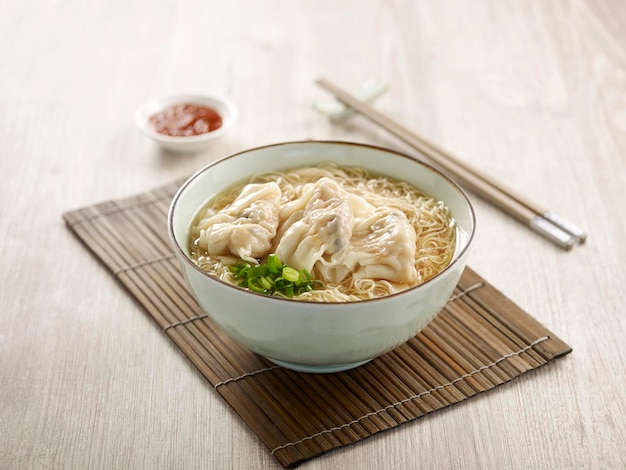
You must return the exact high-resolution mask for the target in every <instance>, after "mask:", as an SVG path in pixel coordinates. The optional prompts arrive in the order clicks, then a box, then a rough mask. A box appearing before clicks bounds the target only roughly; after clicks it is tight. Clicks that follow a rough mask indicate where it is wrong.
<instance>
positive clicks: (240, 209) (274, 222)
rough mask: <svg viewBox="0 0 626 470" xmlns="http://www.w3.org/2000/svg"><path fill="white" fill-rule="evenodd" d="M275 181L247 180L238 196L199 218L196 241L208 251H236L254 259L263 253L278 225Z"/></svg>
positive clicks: (242, 256)
mask: <svg viewBox="0 0 626 470" xmlns="http://www.w3.org/2000/svg"><path fill="white" fill-rule="evenodd" d="M280 197H281V190H280V188H279V186H278V184H276V183H274V182H271V183H264V184H248V185H246V186H245V187H244V188H243V190H242V191H241V193H240V194H239V196H237V199H235V200H234V201H233V202H232V203H231V204H229V205H228V206H226V207H225V208H224V209H222V210H221V211H219V212H217V213H216V212H213V213H210V214H209V217H207V218H205V219H203V220H202V221H201V222H200V228H201V230H200V239H199V242H198V245H199V246H200V248H202V249H204V250H206V251H207V252H208V253H209V254H210V255H213V256H222V255H236V256H239V257H240V258H241V259H243V260H246V261H250V262H252V263H256V262H257V260H256V258H260V257H262V256H264V255H266V254H267V253H268V252H269V250H270V248H271V245H272V239H273V238H274V236H275V235H276V230H277V228H278V215H279V205H280Z"/></svg>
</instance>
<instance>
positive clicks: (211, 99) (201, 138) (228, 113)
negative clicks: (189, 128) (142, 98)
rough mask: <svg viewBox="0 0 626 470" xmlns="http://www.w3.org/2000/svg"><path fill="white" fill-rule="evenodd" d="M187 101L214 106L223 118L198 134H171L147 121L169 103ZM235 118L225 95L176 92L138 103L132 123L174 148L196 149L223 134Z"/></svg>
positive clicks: (166, 146)
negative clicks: (220, 123) (216, 127)
mask: <svg viewBox="0 0 626 470" xmlns="http://www.w3.org/2000/svg"><path fill="white" fill-rule="evenodd" d="M179 103H190V104H196V105H202V106H208V107H210V108H213V109H214V110H215V111H217V113H218V114H219V115H220V116H221V118H222V125H221V127H219V128H218V129H215V130H212V131H210V132H206V133H204V134H199V135H191V136H171V135H166V134H161V133H159V132H156V131H155V130H154V128H153V126H151V125H150V117H151V116H153V115H154V114H156V113H158V112H160V111H163V110H164V109H166V108H168V107H169V106H172V105H175V104H179ZM236 119H237V108H236V107H235V105H234V104H233V102H232V101H231V100H230V99H228V98H225V97H218V96H211V95H204V94H191V93H190V94H178V95H168V96H161V97H157V98H152V99H150V100H148V101H146V102H144V103H143V104H141V105H140V106H139V107H138V108H137V110H136V112H135V124H136V125H137V127H138V128H139V130H140V131H141V132H142V133H143V134H145V135H146V136H148V137H150V138H151V139H152V140H154V141H155V142H156V143H157V144H158V145H160V146H161V147H163V148H165V149H168V150H171V151H174V152H198V151H201V150H204V149H206V148H208V146H209V145H210V144H211V143H212V142H213V141H214V140H215V139H218V138H220V137H222V136H223V135H224V134H226V133H227V132H228V131H229V130H230V129H231V127H232V126H233V124H234V123H235V121H236Z"/></svg>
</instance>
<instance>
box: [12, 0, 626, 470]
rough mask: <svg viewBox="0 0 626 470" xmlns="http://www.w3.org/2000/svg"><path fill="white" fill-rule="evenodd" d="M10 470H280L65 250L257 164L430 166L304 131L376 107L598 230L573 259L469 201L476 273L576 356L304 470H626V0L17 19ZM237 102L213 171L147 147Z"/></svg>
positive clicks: (71, 9) (99, 278) (387, 2)
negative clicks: (156, 106)
mask: <svg viewBox="0 0 626 470" xmlns="http://www.w3.org/2000/svg"><path fill="white" fill-rule="evenodd" d="M0 12H1V14H0V37H1V38H2V41H0V175H1V176H0V177H1V178H2V184H0V199H1V201H2V205H1V211H0V234H1V236H0V240H2V243H1V244H0V256H1V258H0V259H1V261H2V269H1V270H0V273H1V274H0V275H1V283H0V286H1V288H0V305H1V306H2V312H1V315H2V317H1V318H2V321H1V323H0V468H8V469H32V468H54V469H85V468H89V469H92V468H93V469H118V468H119V469H122V468H124V469H126V468H139V469H143V468H146V469H162V468H166V469H170V468H175V469H187V468H210V469H213V468H216V469H217V468H219V469H223V468H234V469H239V468H242V469H249V468H269V469H272V468H276V469H277V468H280V467H279V465H278V463H277V461H276V460H275V459H274V458H273V457H272V456H271V455H270V454H269V452H268V451H267V450H266V449H265V448H264V446H263V445H262V444H261V442H260V441H259V440H258V439H257V437H256V436H255V435H254V434H253V433H252V432H251V431H250V430H249V429H248V428H247V427H246V425H245V424H244V423H243V421H242V420H241V419H240V418H239V417H238V416H237V415H236V414H235V413H234V412H233V411H232V410H231V409H230V408H229V407H228V406H227V405H226V404H225V403H224V401H223V400H222V399H221V398H220V397H219V395H218V394H216V393H215V392H214V391H213V390H212V388H211V387H208V386H207V384H206V382H205V380H204V379H203V377H202V376H201V375H200V374H199V373H198V372H197V371H196V370H195V369H194V368H193V366H192V365H191V364H190V363H189V361H188V360H187V359H186V358H185V357H184V356H183V355H182V354H181V353H180V352H179V351H178V350H177V349H176V347H175V346H174V345H173V344H172V343H171V342H170V341H169V340H168V339H167V338H166V337H164V336H163V334H162V333H161V332H160V331H159V329H158V328H157V327H156V325H155V324H154V323H153V322H152V320H150V319H149V318H148V316H147V315H145V314H144V312H143V311H142V309H141V307H140V306H139V305H138V304H137V303H136V302H134V301H133V300H132V298H131V297H130V296H129V295H128V294H127V293H126V292H125V291H124V290H123V289H122V288H121V287H120V285H119V284H118V283H117V282H116V281H115V279H113V278H112V277H111V276H110V275H109V274H108V273H107V272H106V270H105V269H103V267H102V266H101V265H100V264H98V262H96V261H95V258H94V257H93V256H92V255H91V254H90V253H88V251H87V250H85V249H84V248H83V247H82V246H81V245H80V243H79V242H78V241H77V240H76V239H75V238H74V237H73V236H72V235H71V233H70V232H69V230H67V228H66V227H65V226H64V224H63V221H62V218H61V214H62V213H63V212H65V211H68V210H72V209H75V208H78V207H83V206H87V205H91V204H95V203H98V202H101V201H104V200H108V199H113V198H123V197H126V196H130V195H133V194H137V193H140V192H143V191H146V190H149V189H151V188H153V187H156V186H158V185H161V184H165V183H169V182H170V181H173V180H175V179H177V178H180V177H183V176H185V175H188V174H190V173H192V172H193V171H195V170H197V169H198V168H200V167H201V166H204V165H206V164H207V163H209V162H211V161H214V160H216V159H218V158H221V157H223V156H226V155H228V154H230V153H234V152H237V151H240V150H243V149H246V148H249V147H254V146H259V145H264V144H269V143H275V142H280V141H285V140H301V139H310V138H312V139H335V140H351V141H358V142H366V143H371V144H376V145H382V146H387V147H390V148H393V149H396V150H401V151H407V152H411V153H412V154H415V152H414V151H413V150H411V149H409V148H407V147H406V145H405V144H403V143H402V142H400V141H398V140H397V139H396V138H394V137H392V136H391V135H390V134H388V133H386V132H385V131H384V130H381V129H379V128H377V127H376V126H374V125H373V124H372V123H370V122H369V121H367V120H366V119H365V118H363V117H359V116H355V117H353V118H351V119H349V120H348V121H346V122H344V123H341V124H336V123H332V122H330V121H329V120H327V119H326V118H325V117H323V116H321V115H319V114H318V113H317V112H316V111H315V110H314V109H313V107H312V103H314V102H315V101H318V100H325V99H328V98H329V96H328V94H327V93H326V92H324V91H323V90H321V89H320V88H319V87H316V86H315V84H314V81H315V79H316V78H318V77H325V78H327V79H329V80H331V81H333V82H335V83H337V84H338V85H340V86H342V87H345V88H347V89H350V90H355V89H358V88H359V86H360V85H361V84H362V83H363V82H365V81H366V80H368V79H371V78H375V79H381V80H383V81H385V82H386V83H388V84H389V90H388V92H387V93H386V94H385V95H384V96H383V97H381V98H380V99H379V100H378V101H377V103H376V107H377V108H378V109H379V110H381V111H383V112H385V113H386V114H388V115H390V116H392V117H393V118H394V119H396V120H398V121H399V122H401V123H403V124H404V125H406V126H407V127H409V128H411V129H412V130H414V131H415V132H417V133H419V134H421V135H422V136H424V137H426V138H428V139H430V140H432V141H433V142H436V143H437V144H438V145H440V146H442V147H444V148H445V149H447V150H448V151H450V152H451V153H453V154H454V155H456V156H457V157H458V158H459V159H462V160H464V161H468V162H471V164H472V165H473V166H475V167H478V168H480V169H481V170H483V171H484V172H485V173H487V174H489V175H490V176H492V177H494V178H495V179H497V180H498V181H501V182H503V183H505V184H507V185H509V186H511V187H513V188H514V189H516V190H517V191H519V192H520V193H523V194H525V195H527V196H528V197H529V198H530V199H532V200H534V201H537V202H539V203H541V204H542V205H544V206H547V207H548V208H549V209H551V210H553V211H554V212H556V213H559V214H561V215H563V216H565V217H567V218H569V219H572V220H574V221H575V222H577V223H578V224H580V225H582V226H583V227H585V228H586V229H587V231H588V233H589V238H588V241H587V243H586V244H585V245H582V246H576V247H575V248H574V249H573V250H572V251H570V252H565V251H563V250H560V249H559V248H557V247H555V246H554V245H552V244H550V243H549V242H547V241H545V240H544V239H542V238H540V237H539V236H538V235H537V234H535V233H533V232H531V231H530V230H528V229H527V228H525V227H523V226H522V225H520V224H519V223H517V222H516V221H515V220H513V219H512V218H510V217H508V216H507V215H505V214H503V213H502V212H500V211H499V210H498V209H496V208H494V207H492V206H490V205H489V204H488V203H486V202H485V201H483V200H481V199H480V198H478V197H477V196H475V195H471V197H472V200H473V201H474V203H475V206H476V211H477V217H478V233H477V236H476V240H475V244H474V248H473V252H472V255H471V257H470V261H469V265H470V266H471V267H472V268H473V269H475V270H476V271H477V272H478V273H479V274H480V275H482V276H483V277H485V278H486V279H488V280H489V281H490V282H491V283H492V284H494V285H495V286H496V287H497V288H498V289H500V290H501V291H502V292H503V293H504V294H506V295H507V296H508V297H509V298H511V299H512V300H513V301H514V302H516V303H517V304H518V305H520V306H521V307H522V308H524V309H525V310H527V311H528V312H530V313H531V314H532V315H533V316H534V317H535V318H537V319H538V320H539V321H540V322H542V323H543V324H544V325H545V326H546V327H548V328H549V329H551V330H553V331H554V332H555V333H556V334H557V335H559V336H560V337H561V338H562V339H563V340H565V341H566V342H567V343H568V344H569V345H571V346H572V348H573V350H574V351H573V353H572V354H570V355H569V356H567V357H565V358H563V359H561V360H558V361H556V362H554V363H552V364H550V365H548V366H546V367H544V368H542V369H540V370H537V371H535V372H532V373H529V374H527V375H524V376H523V377H521V378H519V379H517V380H515V381H513V382H510V383H508V384H505V385H503V386H501V387H499V388H497V389H495V390H493V391H491V392H489V393H486V394H483V395H480V396H478V397H476V398H474V399H472V400H467V401H465V402H463V403H460V404H458V405H456V406H452V407H449V408H447V409H445V410H443V411H441V412H437V413H433V414H430V415H428V416H426V417H424V418H422V419H419V420H417V421H414V422H412V423H410V424H407V425H404V426H401V427H399V428H397V429H394V430H392V431H390V432H386V433H382V434H380V435H377V436H375V437H373V438H371V439H368V440H366V441H364V442H361V443H358V444H356V445H352V446H348V447H345V448H342V449H340V450H337V451H333V452H331V453H329V454H326V455H323V456H321V457H319V458H316V459H314V460H312V461H310V462H307V463H305V464H303V465H302V467H301V468H304V469H307V470H309V469H311V470H312V469H335V468H343V469H357V468H358V469H379V468H387V469H389V468H392V469H396V468H397V469H404V468H438V469H441V468H464V469H467V468H470V469H501V468H508V469H527V468H548V469H571V468H603V469H606V468H624V467H625V466H626V422H625V421H626V420H625V418H624V416H625V415H626V393H625V392H624V390H626V378H625V377H626V376H625V374H624V371H625V370H626V367H625V362H626V348H625V347H624V338H625V337H626V327H625V321H624V318H625V309H624V303H623V302H624V297H625V294H626V287H625V286H626V275H625V273H626V269H625V266H626V253H625V248H624V246H625V244H624V240H625V238H626V222H625V220H626V211H625V209H624V201H625V199H626V164H625V161H626V28H624V24H626V3H624V2H622V1H620V0H595V1H593V0H550V1H544V2H533V1H530V0H503V1H499V0H477V1H472V2H459V1H455V0H443V1H439V2H431V1H427V0H412V1H408V0H405V1H402V0H361V1H357V0H340V1H330V0H317V1H313V0H300V1H297V2H296V1H288V0H257V1H255V2H245V1H243V0H232V1H228V2H224V1H222V2H217V1H215V0H204V1H201V0H181V1H173V0H163V1H158V2H154V1H146V0H137V1H123V0H111V1H106V2H105V1H93V2H82V1H78V0H50V1H46V2H44V1H40V2H35V1H19V0H0ZM179 91H205V92H209V93H217V94H222V95H227V96H229V97H230V98H232V99H233V101H234V102H235V103H236V104H237V106H238V108H239V119H238V121H237V124H236V126H235V127H234V128H233V130H232V131H231V132H230V133H229V134H228V135H227V136H225V137H224V138H223V139H221V140H220V141H217V142H215V144H214V145H213V146H212V147H211V148H209V149H207V150H206V151H203V152H201V153H197V154H191V155H175V154H171V153H168V152H165V151H161V150H160V149H158V148H157V147H156V146H155V145H154V144H153V142H151V141H150V140H148V139H147V138H146V137H144V136H143V135H141V134H140V133H139V132H138V131H137V130H136V129H135V127H134V124H133V113H134V110H135V108H136V107H137V106H138V105H139V104H140V103H141V102H142V101H144V100H145V99H148V98H150V97H153V96H155V95H159V94H166V93H171V92H179Z"/></svg>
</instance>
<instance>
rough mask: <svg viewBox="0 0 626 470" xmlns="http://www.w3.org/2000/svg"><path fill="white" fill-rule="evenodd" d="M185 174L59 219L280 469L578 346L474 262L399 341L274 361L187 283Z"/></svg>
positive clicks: (513, 375) (492, 384)
mask: <svg viewBox="0 0 626 470" xmlns="http://www.w3.org/2000/svg"><path fill="white" fill-rule="evenodd" d="M180 184H181V181H175V182H173V183H171V184H169V185H166V186H163V187H159V188H156V189H154V190H152V191H149V192H146V193H143V194H139V195H136V196H132V197H128V198H125V199H121V200H113V201H107V202H103V203H101V204H96V205H93V206H90V207H85V208H80V209H76V210H72V211H69V212H66V213H65V214H63V218H64V220H65V222H66V224H67V227H68V228H69V229H70V230H71V231H72V232H73V233H74V234H75V235H76V236H77V237H78V239H79V240H81V241H82V242H83V244H84V245H85V246H86V247H87V248H88V249H89V250H90V251H91V252H92V253H93V254H94V255H95V257H96V258H97V259H98V260H99V261H101V262H102V263H103V264H104V266H105V267H106V268H107V269H108V270H109V271H110V272H111V273H112V275H113V276H115V277H116V278H117V280H118V281H119V282H120V283H121V284H122V285H123V286H124V287H125V288H126V289H127V290H128V292H129V293H130V294H131V295H132V296H133V297H134V298H135V299H136V300H137V301H138V302H139V303H140V304H141V305H142V306H143V308H144V309H145V311H146V312H147V313H148V315H150V317H152V318H153V319H154V321H155V322H156V324H157V325H158V327H159V328H160V329H161V330H162V331H163V333H164V334H165V335H166V336H168V337H169V338H170V340H172V341H173V342H174V343H175V344H176V345H177V346H178V347H179V349H180V350H181V352H182V353H183V354H184V355H185V356H186V357H187V358H188V359H189V360H190V361H191V362H192V363H193V364H194V365H195V366H196V367H197V368H198V370H199V371H200V372H201V373H202V375H203V376H204V377H205V378H206V379H207V381H208V382H209V383H210V384H211V386H212V387H213V389H214V390H215V391H216V392H217V393H218V394H219V395H220V396H222V397H223V398H224V399H225V400H226V401H227V403H229V405H230V406H231V407H232V408H233V409H234V410H235V411H236V412H237V413H238V414H239V415H240V416H241V417H242V419H243V420H244V421H245V422H246V423H247V424H248V426H250V428H251V429H252V430H253V431H254V432H255V434H256V435H257V436H258V437H259V439H260V440H261V441H262V442H263V443H264V444H265V445H266V446H267V448H268V450H269V451H270V452H271V453H272V454H273V455H274V456H275V457H276V459H277V460H278V461H279V462H280V464H281V465H283V466H284V467H295V466H297V465H298V464H300V463H302V462H304V461H305V460H308V459H311V458H314V457H316V456H319V455H321V454H322V453H324V452H328V451H331V450H333V449H336V448H339V447H342V446H346V445H350V444H352V443H355V442H358V441H360V440H363V439H366V438H368V437H370V436H372V435H374V434H376V433H378V432H380V431H384V430H388V429H391V428H395V427H397V426H399V425H401V424H405V423H408V422H411V421H414V420H416V419H417V418H419V417H421V416H423V415H425V414H427V413H430V412H433V411H436V410H439V409H442V408H444V407H447V406H450V405H452V404H454V403H458V402H460V401H462V400H465V399H466V398H468V397H471V396H474V395H476V394H478V393H481V392H485V391H487V390H490V389H493V388H494V387H496V386H498V385H500V384H502V383H505V382H508V381H510V380H513V379H515V378H516V377H519V376H520V375H521V374H523V373H525V372H528V371H530V370H533V369H536V368H538V367H541V366H543V365H545V364H547V363H548V362H550V361H552V360H553V359H556V358H558V357H561V356H563V355H565V354H568V353H569V352H571V348H570V347H569V346H568V345H567V344H565V343H564V342H563V341H562V340H560V339H559V338H558V337H557V336H556V335H554V333H552V332H551V331H549V330H547V329H546V328H545V327H543V326H542V325H541V324H540V323H539V322H537V321H536V320H535V319H534V318H533V317H532V316H531V315H529V314H528V313H527V312H525V311H523V310H522V309H521V308H520V307H519V306H517V305H516V304H515V303H513V302H512V301H511V300H510V299H508V298H507V297H505V296H504V295H503V294H502V293H500V292H499V291H497V290H496V289H495V288H494V287H493V286H491V285H490V284H489V283H488V282H487V281H486V280H484V279H483V278H482V277H481V276H479V275H478V274H477V273H475V272H474V271H472V269H471V268H467V269H466V271H465V272H464V273H463V276H462V278H461V281H460V282H459V285H458V286H457V289H456V290H455V293H454V294H453V295H452V297H451V298H450V300H449V301H448V303H447V305H446V306H445V307H444V309H443V310H442V311H441V312H440V313H439V315H438V316H437V317H436V318H435V319H434V320H433V321H432V323H431V324H430V325H429V326H428V327H427V328H426V329H425V330H424V331H423V332H422V333H420V334H419V335H417V336H416V337H414V338H412V339H411V340H409V341H408V342H407V343H405V344H404V345H402V346H400V347H398V348H396V349H395V350H394V351H391V352H389V353H387V354H385V355H383V356H381V357H379V358H377V359H375V360H373V361H371V362H370V363H368V364H366V365H364V366H362V367H360V368H357V369H353V370H350V371H346V372H340V373H336V374H304V373H298V372H294V371H291V370H288V369H284V368H282V367H279V366H275V365H273V364H271V363H270V362H269V361H267V360H266V359H264V358H262V357H260V356H257V355H256V354H254V353H252V352H250V351H249V350H247V349H246V348H244V347H243V346H241V345H239V344H237V343H235V342H234V341H232V340H231V339H230V338H228V337H227V336H226V335H225V334H224V333H223V332H222V331H221V330H220V329H219V328H218V327H217V326H216V325H215V324H214V323H213V322H212V321H211V320H210V318H208V316H207V315H206V314H205V313H204V312H203V311H202V310H201V309H200V308H199V306H198V305H197V304H196V302H195V300H194V299H193V296H192V295H191V293H190V292H189V291H188V289H187V287H186V285H185V282H184V280H183V276H182V273H181V271H180V268H179V266H178V263H177V262H176V260H175V259H174V255H173V253H172V251H171V250H170V246H169V241H168V236H167V231H166V220H167V210H168V206H169V202H170V200H171V199H172V197H173V195H174V193H175V192H176V190H177V189H178V187H179V186H180Z"/></svg>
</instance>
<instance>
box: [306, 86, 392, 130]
mask: <svg viewBox="0 0 626 470" xmlns="http://www.w3.org/2000/svg"><path fill="white" fill-rule="evenodd" d="M388 89H389V86H388V85H387V84H386V83H384V82H382V81H380V80H376V79H370V80H368V81H366V82H365V83H364V84H363V86H362V87H361V88H360V89H359V90H357V91H355V93H354V96H355V97H356V98H357V99H359V100H361V101H363V102H366V103H374V101H376V99H377V98H378V97H379V96H381V95H383V94H384V93H385V92H386V91H387V90H388ZM313 108H314V109H316V110H317V111H319V112H320V113H322V114H324V115H326V116H328V118H329V119H330V120H331V121H335V122H339V121H343V120H344V119H347V118H349V117H350V116H352V115H354V114H356V112H355V111H354V109H352V108H350V107H349V106H346V105H345V104H344V103H343V102H342V101H340V100H337V99H334V100H327V101H317V102H315V103H313Z"/></svg>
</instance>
